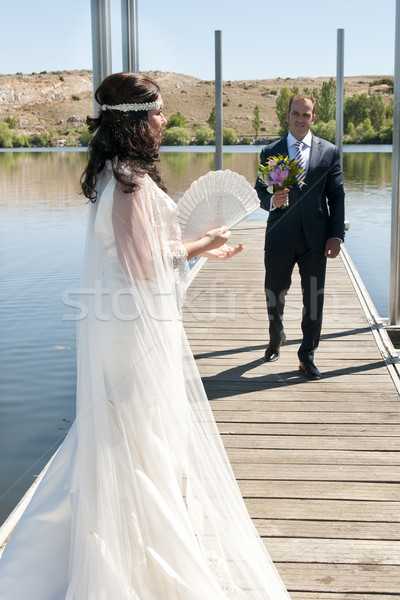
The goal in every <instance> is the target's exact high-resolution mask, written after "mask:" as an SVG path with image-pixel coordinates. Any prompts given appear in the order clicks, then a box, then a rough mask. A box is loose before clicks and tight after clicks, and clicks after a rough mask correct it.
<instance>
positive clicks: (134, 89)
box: [81, 72, 165, 202]
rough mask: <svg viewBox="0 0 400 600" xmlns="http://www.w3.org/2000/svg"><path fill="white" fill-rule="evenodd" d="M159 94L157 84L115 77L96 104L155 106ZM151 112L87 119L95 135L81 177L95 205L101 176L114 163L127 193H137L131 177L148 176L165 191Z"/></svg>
mask: <svg viewBox="0 0 400 600" xmlns="http://www.w3.org/2000/svg"><path fill="white" fill-rule="evenodd" d="M159 94H160V88H159V86H158V84H157V83H156V82H155V81H153V80H152V79H150V77H147V76H146V75H141V74H137V73H129V72H126V73H113V74H112V75H109V76H108V77H106V78H105V79H104V81H103V82H102V83H101V84H100V85H99V87H98V88H97V90H96V93H95V99H96V102H97V103H98V104H99V106H100V107H101V106H102V105H103V104H107V105H116V104H131V103H136V102H138V103H142V102H154V101H155V100H157V97H158V96H159ZM147 115H148V111H145V110H141V111H127V112H123V111H119V110H112V109H106V110H101V108H100V110H99V116H98V117H97V118H93V117H87V120H86V122H87V125H88V127H89V131H90V132H92V133H94V136H93V139H92V141H91V142H90V144H89V153H90V154H89V161H88V164H87V167H86V169H85V171H84V172H83V174H82V177H81V186H82V190H83V193H84V195H85V196H86V198H88V199H89V200H91V202H96V199H97V194H96V190H95V186H96V181H97V177H98V175H99V173H100V172H101V171H102V170H103V168H104V165H105V163H106V161H107V160H109V161H111V165H112V169H113V173H114V177H115V179H116V181H117V182H118V183H119V184H121V186H122V187H123V189H124V191H126V192H131V191H133V190H135V189H136V187H137V186H136V184H135V183H134V180H133V178H132V175H133V176H134V175H135V174H136V175H144V174H146V173H148V175H149V176H150V177H151V178H152V179H153V181H155V183H156V184H157V185H158V186H159V187H161V188H162V189H163V190H165V186H164V184H163V182H162V179H161V175H160V173H159V171H158V168H157V163H158V162H159V159H158V149H159V139H158V137H157V135H156V134H155V133H154V130H153V129H152V127H151V126H150V123H149V121H148V116H147Z"/></svg>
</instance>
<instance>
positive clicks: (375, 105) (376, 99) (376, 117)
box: [368, 94, 386, 131]
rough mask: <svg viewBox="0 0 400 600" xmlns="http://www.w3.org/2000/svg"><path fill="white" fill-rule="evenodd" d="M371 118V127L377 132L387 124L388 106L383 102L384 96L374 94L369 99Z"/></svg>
mask: <svg viewBox="0 0 400 600" xmlns="http://www.w3.org/2000/svg"><path fill="white" fill-rule="evenodd" d="M368 109H369V118H370V119H371V125H372V127H373V128H374V129H375V131H379V130H380V129H381V128H382V127H383V124H384V122H385V116H386V106H385V103H384V102H383V100H382V96H379V95H378V94H373V95H372V96H369V98H368Z"/></svg>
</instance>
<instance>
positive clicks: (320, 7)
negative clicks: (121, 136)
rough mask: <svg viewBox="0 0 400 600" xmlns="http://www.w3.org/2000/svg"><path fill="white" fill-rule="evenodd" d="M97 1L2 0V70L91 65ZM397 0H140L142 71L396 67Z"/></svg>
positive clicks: (115, 44) (227, 73) (323, 73)
mask: <svg viewBox="0 0 400 600" xmlns="http://www.w3.org/2000/svg"><path fill="white" fill-rule="evenodd" d="M399 4H400V2H399ZM90 5H91V1H90V0H0V15H1V36H0V74H14V73H18V72H20V73H32V72H36V73H39V72H40V71H61V70H70V69H91V68H92V43H91V14H90ZM120 7H121V0H110V9H111V37H112V71H113V72H117V71H120V70H122V56H121V54H122V51H121V11H120ZM395 12H396V0H379V1H377V0H318V1H314V2H302V1H299V0H284V1H282V2H279V1H278V0H274V1H272V0H196V1H194V0H169V1H168V0H138V28H139V32H138V44H139V53H138V54H139V70H140V71H155V70H160V71H171V72H175V73H182V74H185V75H192V76H194V77H198V78H199V79H204V80H213V79H215V58H214V56H215V55H214V40H215V31H216V30H220V31H221V32H222V33H221V40H222V78H223V80H224V81H229V80H231V81H237V80H239V81H240V80H244V79H270V78H275V77H281V78H288V77H289V78H295V77H330V76H333V77H334V76H335V74H336V45H337V30H338V29H344V52H345V54H344V75H345V76H360V77H362V76H366V75H393V73H394V51H395V43H394V34H395Z"/></svg>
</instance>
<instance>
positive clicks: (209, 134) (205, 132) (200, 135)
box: [196, 127, 214, 146]
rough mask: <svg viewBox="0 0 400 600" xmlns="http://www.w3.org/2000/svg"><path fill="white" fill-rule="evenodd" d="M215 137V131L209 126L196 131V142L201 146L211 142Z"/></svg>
mask: <svg viewBox="0 0 400 600" xmlns="http://www.w3.org/2000/svg"><path fill="white" fill-rule="evenodd" d="M213 137H214V132H213V130H212V129H210V128H209V127H200V129H198V130H197V131H196V142H197V143H198V144H199V145H200V146H206V145H207V144H209V143H210V142H211V140H212V139H213Z"/></svg>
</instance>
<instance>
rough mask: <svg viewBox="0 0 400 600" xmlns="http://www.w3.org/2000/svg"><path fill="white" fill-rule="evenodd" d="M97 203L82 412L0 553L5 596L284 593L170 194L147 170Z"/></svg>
mask: <svg viewBox="0 0 400 600" xmlns="http://www.w3.org/2000/svg"><path fill="white" fill-rule="evenodd" d="M139 183H140V187H139V189H138V190H137V191H135V192H133V193H130V194H124V193H122V192H120V191H118V188H117V187H116V185H115V181H114V178H113V177H112V173H111V170H110V169H109V168H108V169H105V171H104V172H103V174H102V176H101V177H100V182H99V198H100V200H98V201H97V202H96V203H94V204H93V205H92V206H91V216H90V220H89V227H88V236H87V246H86V256H85V267H84V275H83V281H82V293H81V299H80V308H79V311H78V312H79V314H77V317H79V327H78V359H77V360H78V381H77V415H76V421H75V423H74V424H73V426H72V428H71V430H70V432H69V434H68V435H67V437H66V439H65V441H64V442H63V444H62V445H61V447H60V449H59V450H58V452H57V453H56V455H55V457H54V459H53V461H52V463H51V465H50V467H49V469H48V470H47V472H46V474H45V476H44V478H43V479H42V481H41V483H40V484H39V486H38V489H37V491H36V493H35V494H34V496H33V498H32V500H31V501H30V503H29V505H28V507H27V509H26V510H25V512H24V514H23V516H22V518H21V519H20V521H19V524H18V525H17V527H16V529H15V531H14V533H13V534H12V536H11V538H10V541H9V542H8V544H7V546H6V549H5V551H4V553H3V556H2V558H1V559H0V599H1V600H223V599H230V600H287V599H288V598H289V596H288V594H287V591H286V590H285V588H284V586H283V583H282V582H281V579H280V577H279V575H278V573H277V572H276V569H275V567H274V565H273V564H272V562H271V559H270V558H269V556H268V553H267V551H266V550H265V547H264V545H263V543H262V541H261V539H260V537H259V536H258V534H257V532H256V529H255V527H254V525H253V524H252V521H251V519H250V517H249V515H248V513H247V510H246V508H245V505H244V502H243V500H242V497H241V494H240V492H239V489H238V487H237V484H236V481H235V477H234V475H233V473H232V470H231V467H230V464H229V462H228V459H227V456H226V454H225V450H224V448H223V445H222V442H221V439H220V436H219V434H218V430H217V427H216V424H215V421H214V419H213V416H212V412H211V410H210V407H209V404H208V401H207V397H206V395H205V392H204V388H203V386H202V382H201V379H200V377H199V374H198V371H197V368H196V365H195V362H194V359H193V356H192V353H191V350H190V347H189V345H188V342H187V339H186V336H185V332H184V329H183V325H182V321H181V315H180V310H179V305H180V302H181V299H182V292H183V290H184V288H185V285H186V282H187V280H188V267H187V261H186V254H185V251H184V248H183V246H182V244H181V241H180V230H179V227H178V224H177V219H176V205H175V203H174V202H173V201H172V200H171V199H170V198H169V197H168V196H167V195H166V194H164V193H163V192H162V191H161V190H160V189H159V188H158V187H157V186H156V185H155V184H154V182H153V181H152V180H151V179H150V178H149V177H148V176H145V177H143V178H142V179H141V180H140V181H139Z"/></svg>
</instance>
